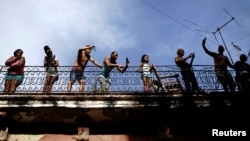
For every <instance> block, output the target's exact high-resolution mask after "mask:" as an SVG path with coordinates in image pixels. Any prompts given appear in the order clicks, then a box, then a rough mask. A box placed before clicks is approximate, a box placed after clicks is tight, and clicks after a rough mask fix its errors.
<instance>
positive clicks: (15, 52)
mask: <svg viewBox="0 0 250 141" xmlns="http://www.w3.org/2000/svg"><path fill="white" fill-rule="evenodd" d="M18 51H21V54H23V50H21V49H17V50H15V51H14V56H16V54H17V52H18Z"/></svg>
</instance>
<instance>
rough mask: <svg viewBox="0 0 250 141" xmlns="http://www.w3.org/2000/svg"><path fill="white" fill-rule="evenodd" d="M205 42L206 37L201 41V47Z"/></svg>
mask: <svg viewBox="0 0 250 141" xmlns="http://www.w3.org/2000/svg"><path fill="white" fill-rule="evenodd" d="M206 40H207V37H205V38H204V39H203V40H202V45H205V43H206Z"/></svg>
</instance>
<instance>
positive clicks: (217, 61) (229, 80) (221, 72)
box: [202, 38, 236, 93]
mask: <svg viewBox="0 0 250 141" xmlns="http://www.w3.org/2000/svg"><path fill="white" fill-rule="evenodd" d="M205 44H206V38H204V39H203V40H202V47H203V49H204V51H205V52H206V53H207V54H208V55H209V56H211V57H213V58H214V65H215V66H214V69H215V73H216V76H217V78H218V80H219V82H220V83H221V84H222V87H223V89H224V91H225V92H226V93H227V92H229V89H230V92H234V90H235V86H236V84H235V83H234V79H233V77H232V74H231V73H230V72H229V71H228V70H227V66H229V67H230V68H233V69H234V66H233V65H232V64H231V63H230V62H229V59H228V57H227V56H225V55H224V54H223V52H224V47H223V46H222V45H219V46H218V53H215V52H211V51H209V50H208V49H207V48H206V45H205Z"/></svg>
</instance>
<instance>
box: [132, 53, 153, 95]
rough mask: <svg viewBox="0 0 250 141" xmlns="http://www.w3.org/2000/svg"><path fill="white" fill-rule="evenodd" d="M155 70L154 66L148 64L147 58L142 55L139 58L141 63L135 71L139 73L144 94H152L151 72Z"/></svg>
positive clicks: (145, 55)
mask: <svg viewBox="0 0 250 141" xmlns="http://www.w3.org/2000/svg"><path fill="white" fill-rule="evenodd" d="M153 69H155V66H154V65H153V64H152V65H150V64H149V56H148V55H147V54H144V55H142V56H141V63H140V64H139V67H138V68H137V69H136V71H138V72H141V79H142V82H143V90H144V92H149V93H150V92H152V89H153V78H152V70H153Z"/></svg>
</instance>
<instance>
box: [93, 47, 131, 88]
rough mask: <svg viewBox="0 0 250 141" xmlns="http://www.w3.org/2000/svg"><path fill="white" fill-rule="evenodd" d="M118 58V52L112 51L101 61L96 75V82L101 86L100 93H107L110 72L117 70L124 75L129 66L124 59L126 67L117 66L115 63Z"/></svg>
mask: <svg viewBox="0 0 250 141" xmlns="http://www.w3.org/2000/svg"><path fill="white" fill-rule="evenodd" d="M117 58H118V52H117V51H113V52H111V54H110V56H107V57H105V58H104V60H103V64H102V68H101V70H100V71H99V73H98V77H97V79H98V81H99V83H100V85H101V91H102V92H108V91H109V86H110V84H111V82H110V77H109V76H110V72H111V71H112V69H113V68H115V67H116V68H117V70H118V71H119V72H121V73H124V72H125V71H126V70H127V68H128V66H129V60H128V58H126V65H125V66H122V65H121V64H118V63H117V62H116V60H117Z"/></svg>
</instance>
